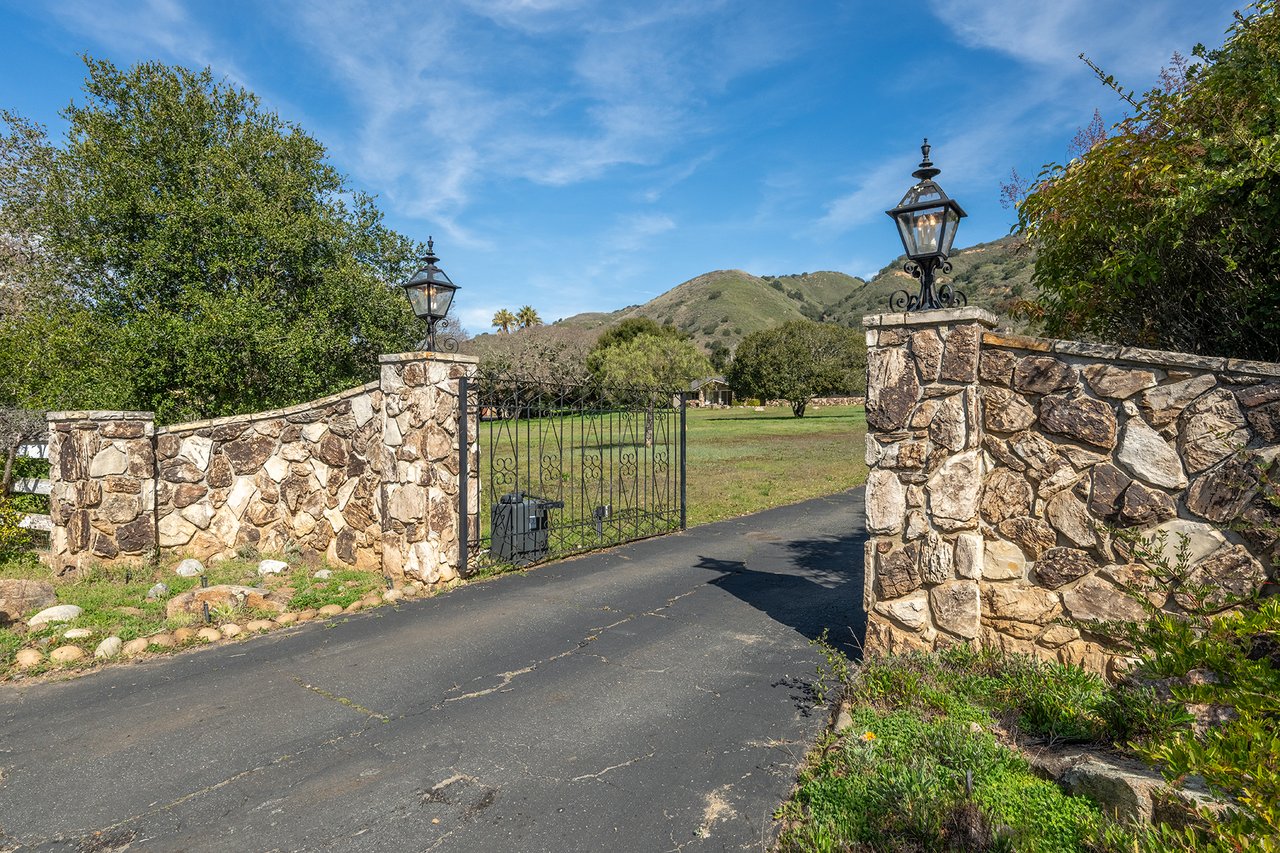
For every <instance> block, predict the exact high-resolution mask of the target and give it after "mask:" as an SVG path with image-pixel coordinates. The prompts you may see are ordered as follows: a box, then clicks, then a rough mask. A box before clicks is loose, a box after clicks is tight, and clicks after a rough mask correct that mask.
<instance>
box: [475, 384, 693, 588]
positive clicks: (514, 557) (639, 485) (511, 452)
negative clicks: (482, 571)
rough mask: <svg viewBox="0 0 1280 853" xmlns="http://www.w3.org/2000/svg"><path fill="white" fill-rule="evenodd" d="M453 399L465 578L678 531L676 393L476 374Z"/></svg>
mask: <svg viewBox="0 0 1280 853" xmlns="http://www.w3.org/2000/svg"><path fill="white" fill-rule="evenodd" d="M458 399H459V403H460V406H461V407H462V411H461V412H460V413H459V414H460V415H461V417H460V418H459V424H460V425H461V428H462V432H463V434H462V435H460V436H459V438H460V441H459V443H458V446H459V447H460V448H466V447H467V446H468V444H469V443H472V442H474V443H475V444H477V445H478V446H479V453H478V454H474V453H473V454H468V453H467V452H465V450H463V451H462V452H460V458H459V467H460V468H461V469H462V470H461V471H460V474H461V476H460V478H459V479H460V480H461V482H464V483H466V482H470V483H471V484H472V488H471V489H463V490H462V492H461V501H460V503H461V506H460V507H459V509H460V510H461V512H460V513H459V515H460V518H461V519H462V520H463V521H462V525H463V529H464V531H465V533H464V535H463V536H461V537H460V543H461V544H462V546H463V547H462V551H463V553H462V554H461V555H460V556H461V557H462V560H461V562H462V564H463V565H464V566H466V567H467V570H468V571H475V570H476V569H479V568H483V567H486V566H491V565H501V564H508V565H528V564H530V563H536V562H540V561H543V560H548V559H552V558H555V557H562V556H565V555H567V554H574V553H578V552H580V551H589V550H592V549H596V548H606V547H609V546H611V545H617V544H619V543H622V542H629V541H631V540H634V539H643V538H645V537H648V536H656V535H659V534H663V533H670V532H672V531H675V530H683V529H684V526H685V395H684V394H683V393H682V392H679V391H653V390H647V389H640V388H618V387H604V386H601V385H597V384H568V383H564V384H560V383H553V382H545V381H532V380H528V379H522V378H519V377H514V376H510V375H484V374H481V375H478V376H475V377H472V378H464V379H461V380H459V394H458ZM473 430H474V433H472V431H473Z"/></svg>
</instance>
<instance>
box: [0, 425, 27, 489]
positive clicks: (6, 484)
mask: <svg viewBox="0 0 1280 853" xmlns="http://www.w3.org/2000/svg"><path fill="white" fill-rule="evenodd" d="M21 445H22V438H21V436H19V437H18V440H17V441H15V442H14V443H13V444H12V445H10V446H9V452H8V453H6V454H5V458H4V477H3V478H0V498H7V497H9V489H10V487H12V486H13V462H14V460H15V459H17V458H18V448H19V447H20V446H21Z"/></svg>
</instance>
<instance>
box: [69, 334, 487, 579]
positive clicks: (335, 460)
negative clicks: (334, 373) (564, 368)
mask: <svg viewBox="0 0 1280 853" xmlns="http://www.w3.org/2000/svg"><path fill="white" fill-rule="evenodd" d="M474 369H475V360H474V359H471V358H467V357H460V356H440V355H436V354H428V353H408V354H404V355H396V356H384V357H383V359H382V363H381V376H380V378H379V380H378V381H375V382H371V383H369V384H367V385H364V386H361V387H359V388H355V389H352V390H350V391H346V392H343V393H340V394H335V395H333V396H330V397H326V398H323V399H321V400H315V401H313V402H310V403H305V404H302V405H299V406H294V407H291V408H287V409H280V410H276V411H272V412H263V413H258V414H252V415H244V416H233V417H226V418H218V419H215V420H210V421H201V422H198V423H189V424H180V425H175V426H170V427H162V428H159V429H156V428H155V426H154V421H153V416H152V415H151V414H150V413H146V412H129V413H121V412H59V413H53V414H51V415H50V416H49V420H50V427H51V429H50V434H51V436H52V439H51V442H50V459H51V467H52V474H51V479H52V481H53V487H52V495H51V509H52V515H53V522H54V530H53V534H52V539H51V544H52V549H51V554H52V558H53V560H54V561H55V563H56V568H58V569H59V570H61V571H65V570H68V569H76V568H80V567H82V566H84V565H86V564H87V563H89V562H93V561H98V562H111V561H115V560H125V559H134V560H136V559H138V558H140V557H143V556H150V555H153V554H155V553H158V552H172V553H180V554H185V555H189V556H193V557H197V558H200V559H205V560H207V559H210V558H215V557H218V556H229V555H231V554H234V553H235V552H236V551H237V550H238V549H241V548H244V547H246V546H252V547H253V548H256V549H258V550H259V551H262V552H267V553H285V552H286V551H296V552H297V553H300V554H301V555H302V556H303V557H305V558H310V559H318V558H320V557H323V558H325V559H327V560H329V561H330V562H332V563H334V564H336V565H347V566H351V567H354V568H358V569H364V570H370V571H380V572H382V573H383V574H385V575H386V576H387V577H390V578H392V579H393V580H400V579H403V578H405V577H406V576H407V577H412V578H418V579H420V580H423V581H424V582H427V583H435V582H440V581H447V580H451V579H452V578H454V577H456V576H457V571H458V553H459V549H458V533H459V519H458V506H459V500H458V498H459V470H460V469H459V465H458V459H459V452H458V413H459V407H458V397H457V395H458V381H459V379H460V378H462V377H464V376H469V375H471V374H472V373H473V372H474ZM469 434H470V435H471V436H472V441H471V442H470V444H471V447H470V453H471V455H472V456H473V457H474V456H476V455H477V454H478V445H477V444H476V443H475V442H474V437H475V434H476V433H475V429H474V425H473V426H472V430H471V431H470V433H469ZM470 471H471V472H472V476H471V477H470V483H469V486H468V487H469V488H470V489H471V494H472V498H473V500H472V503H471V506H472V507H474V506H476V503H475V499H474V498H475V496H476V494H477V491H478V481H477V480H476V479H475V475H474V472H475V471H476V465H475V464H474V463H473V464H472V465H471V466H470ZM474 523H475V522H474V520H472V521H471V524H472V525H473V526H474Z"/></svg>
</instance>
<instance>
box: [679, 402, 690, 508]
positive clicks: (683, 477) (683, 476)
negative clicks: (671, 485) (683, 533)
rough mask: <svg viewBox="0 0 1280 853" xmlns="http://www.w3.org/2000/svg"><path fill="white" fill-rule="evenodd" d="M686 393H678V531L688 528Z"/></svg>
mask: <svg viewBox="0 0 1280 853" xmlns="http://www.w3.org/2000/svg"><path fill="white" fill-rule="evenodd" d="M687 402H688V392H687V391H681V392H680V529H681V530H687V529H688V527H689V515H688V508H687V503H686V502H687V500H688V490H687V489H686V487H685V486H686V481H687V476H688V466H687V465H686V464H685V463H686V462H687V461H688V460H687V457H686V451H687V449H688V446H687V444H686V442H685V411H686V410H687V409H688V408H689V407H688V405H687Z"/></svg>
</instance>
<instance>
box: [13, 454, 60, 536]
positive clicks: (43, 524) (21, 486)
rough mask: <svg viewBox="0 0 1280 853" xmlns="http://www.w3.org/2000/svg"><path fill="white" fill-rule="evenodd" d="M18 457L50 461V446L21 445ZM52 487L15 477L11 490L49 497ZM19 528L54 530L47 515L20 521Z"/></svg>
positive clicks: (40, 530)
mask: <svg viewBox="0 0 1280 853" xmlns="http://www.w3.org/2000/svg"><path fill="white" fill-rule="evenodd" d="M18 456H19V457H22V458H26V459H48V458H49V445H48V443H47V442H43V441H42V442H36V443H33V444H23V445H19V447H18ZM51 487H52V484H51V483H50V482H49V481H48V480H43V479H37V478H35V477H15V478H14V480H13V483H12V485H11V486H10V489H11V491H12V492H13V493H14V494H20V495H47V494H49V491H50V488H51ZM18 526H19V527H25V528H26V529H28V530H33V531H36V532H39V533H48V532H50V531H51V530H53V521H52V519H50V518H49V516H47V515H40V514H35V513H31V514H28V515H27V516H26V517H24V518H23V519H22V520H21V521H19V522H18Z"/></svg>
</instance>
